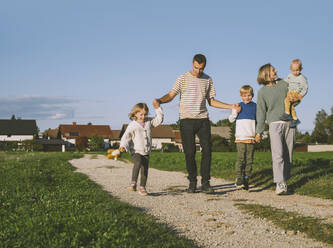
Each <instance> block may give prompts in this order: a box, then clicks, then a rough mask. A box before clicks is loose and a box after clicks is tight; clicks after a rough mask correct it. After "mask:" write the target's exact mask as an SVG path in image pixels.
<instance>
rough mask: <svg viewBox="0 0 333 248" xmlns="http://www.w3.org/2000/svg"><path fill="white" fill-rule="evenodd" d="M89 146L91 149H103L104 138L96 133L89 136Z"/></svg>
mask: <svg viewBox="0 0 333 248" xmlns="http://www.w3.org/2000/svg"><path fill="white" fill-rule="evenodd" d="M89 147H90V148H91V149H92V150H100V149H104V139H103V138H102V137H101V136H98V135H97V134H94V135H92V136H90V141H89Z"/></svg>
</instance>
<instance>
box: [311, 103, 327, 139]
mask: <svg viewBox="0 0 333 248" xmlns="http://www.w3.org/2000/svg"><path fill="white" fill-rule="evenodd" d="M327 118H328V116H327V113H326V112H325V110H323V109H321V110H319V111H318V113H317V115H316V119H315V128H314V130H313V132H312V135H311V136H312V138H313V139H314V141H315V142H318V143H327V141H328V136H329V129H328V128H327Z"/></svg>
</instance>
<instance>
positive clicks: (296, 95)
mask: <svg viewBox="0 0 333 248" xmlns="http://www.w3.org/2000/svg"><path fill="white" fill-rule="evenodd" d="M302 69H303V67H302V61H301V60H299V59H294V60H293V61H291V64H290V71H291V73H290V74H289V75H288V77H287V78H286V79H285V81H286V82H287V83H289V87H288V89H289V92H288V94H287V97H286V98H285V100H284V113H283V115H282V116H281V118H280V120H282V121H290V120H291V123H290V127H291V128H294V127H296V126H297V125H298V124H300V123H301V122H300V121H299V120H298V118H297V115H296V111H295V106H297V105H298V104H299V103H300V101H301V100H302V99H303V97H304V96H305V95H306V93H307V92H308V81H307V79H306V77H304V76H303V75H302V74H301V71H302ZM290 109H291V110H290ZM290 112H291V116H290Z"/></svg>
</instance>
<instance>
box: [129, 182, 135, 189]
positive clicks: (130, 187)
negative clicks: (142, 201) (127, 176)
mask: <svg viewBox="0 0 333 248" xmlns="http://www.w3.org/2000/svg"><path fill="white" fill-rule="evenodd" d="M128 190H130V191H136V183H135V182H131V185H130V186H128Z"/></svg>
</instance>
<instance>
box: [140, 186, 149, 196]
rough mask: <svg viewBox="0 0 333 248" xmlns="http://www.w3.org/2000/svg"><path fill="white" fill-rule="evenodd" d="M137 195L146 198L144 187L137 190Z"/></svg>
mask: <svg viewBox="0 0 333 248" xmlns="http://www.w3.org/2000/svg"><path fill="white" fill-rule="evenodd" d="M138 192H139V194H140V195H142V196H147V195H148V193H147V191H146V189H145V187H140V188H139V190H138Z"/></svg>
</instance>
